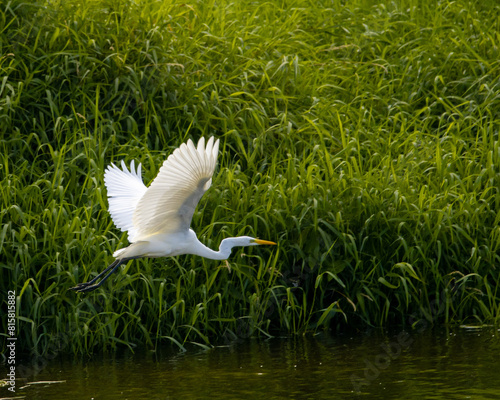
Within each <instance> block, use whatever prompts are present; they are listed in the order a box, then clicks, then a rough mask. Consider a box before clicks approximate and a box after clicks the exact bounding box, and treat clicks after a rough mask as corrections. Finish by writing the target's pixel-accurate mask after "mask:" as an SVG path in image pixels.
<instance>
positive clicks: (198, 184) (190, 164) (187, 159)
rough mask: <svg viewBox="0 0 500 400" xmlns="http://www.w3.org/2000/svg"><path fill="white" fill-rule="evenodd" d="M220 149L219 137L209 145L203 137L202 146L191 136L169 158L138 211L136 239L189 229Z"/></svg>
mask: <svg viewBox="0 0 500 400" xmlns="http://www.w3.org/2000/svg"><path fill="white" fill-rule="evenodd" d="M218 149H219V140H216V141H215V143H214V138H213V137H211V138H210V139H209V140H208V142H207V145H206V147H205V139H204V138H201V139H200V140H199V142H198V148H196V147H195V146H194V144H193V142H192V141H191V140H188V142H187V144H182V145H181V146H180V147H179V148H178V149H176V150H175V151H174V152H173V153H172V154H171V155H170V156H169V157H168V158H167V160H165V162H164V163H163V165H162V167H161V168H160V172H159V173H158V176H157V177H156V178H155V179H154V181H153V182H152V183H151V185H150V186H149V188H148V190H147V191H146V193H145V194H144V196H143V197H142V198H141V199H140V201H139V203H138V204H137V208H136V209H135V211H134V215H133V218H132V221H133V226H134V229H135V235H134V241H137V240H144V239H145V238H147V237H149V236H151V235H155V234H159V233H176V232H183V231H184V232H187V231H188V230H189V226H190V225H191V219H192V217H193V214H194V210H195V208H196V206H197V204H198V202H199V200H200V199H201V197H202V196H203V194H204V193H205V192H206V191H207V190H208V188H209V187H210V184H211V182H212V175H213V173H214V170H215V166H216V164H217V155H218V152H219V150H218Z"/></svg>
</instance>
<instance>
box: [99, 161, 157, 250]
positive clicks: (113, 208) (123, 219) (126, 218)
mask: <svg viewBox="0 0 500 400" xmlns="http://www.w3.org/2000/svg"><path fill="white" fill-rule="evenodd" d="M121 167H122V169H120V168H119V167H117V166H116V165H115V164H113V163H111V165H109V166H108V168H107V169H106V171H105V172H104V183H105V185H106V188H107V190H108V203H109V213H110V214H111V218H112V219H113V222H114V223H115V225H116V227H117V228H119V229H120V230H122V231H123V232H128V238H129V240H130V241H132V239H133V237H134V224H133V221H132V216H133V214H134V210H135V209H136V207H137V204H138V203H139V200H140V199H141V197H142V196H143V195H144V193H146V190H147V187H146V186H145V185H144V183H143V182H142V178H141V167H142V166H141V164H139V166H138V167H137V170H136V169H135V165H134V161H132V162H131V163H130V171H129V170H128V169H127V167H126V165H125V163H124V162H123V161H122V162H121Z"/></svg>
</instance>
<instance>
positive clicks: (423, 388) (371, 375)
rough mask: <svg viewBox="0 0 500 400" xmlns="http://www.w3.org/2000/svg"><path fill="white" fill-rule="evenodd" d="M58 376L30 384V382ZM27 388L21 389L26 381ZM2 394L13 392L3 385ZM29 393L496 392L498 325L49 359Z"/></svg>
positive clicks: (331, 395) (496, 395) (162, 398)
mask: <svg viewBox="0 0 500 400" xmlns="http://www.w3.org/2000/svg"><path fill="white" fill-rule="evenodd" d="M44 381H59V382H58V383H38V384H27V382H44ZM21 387H22V388H21ZM0 390H1V392H0V398H2V396H3V397H7V393H8V392H6V391H4V389H0ZM16 396H19V398H26V399H34V400H36V399H53V400H56V399H64V400H67V399H71V400H79V399H95V400H98V399H103V400H113V399H120V400H123V399H131V400H132V399H134V400H136V399H148V400H154V399H156V400H173V399H233V400H234V399H266V400H269V399H315V400H316V399H345V398H367V399H368V398H369V399H424V398H425V399H500V330H499V329H497V328H491V327H490V328H485V329H457V330H453V331H447V330H439V331H436V330H433V331H431V330H428V331H425V332H421V333H417V332H412V331H409V332H405V331H395V332H391V333H380V332H376V331H372V332H367V333H363V334H361V333H358V334H350V335H326V334H320V335H317V336H314V337H299V338H292V339H290V338H274V339H269V340H241V341H239V342H236V343H233V344H230V345H227V346H221V347H216V348H213V349H211V350H203V351H200V350H194V349H190V350H189V351H188V352H185V353H179V352H177V351H173V350H172V349H167V348H164V349H158V351H156V352H152V351H148V350H142V351H136V352H135V354H131V353H127V354H122V355H120V356H117V355H115V356H100V357H93V358H92V359H91V360H87V361H82V360H72V359H63V360H52V361H51V362H49V363H48V364H47V365H46V366H44V367H43V368H42V369H41V370H40V371H39V373H38V374H37V375H36V376H32V377H30V379H29V380H28V381H25V382H24V383H22V384H21V382H19V383H18V387H17V391H16Z"/></svg>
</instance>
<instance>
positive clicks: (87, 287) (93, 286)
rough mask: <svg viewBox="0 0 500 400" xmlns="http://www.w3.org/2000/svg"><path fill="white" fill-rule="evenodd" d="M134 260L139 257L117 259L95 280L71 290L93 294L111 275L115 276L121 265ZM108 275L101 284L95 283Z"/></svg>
mask: <svg viewBox="0 0 500 400" xmlns="http://www.w3.org/2000/svg"><path fill="white" fill-rule="evenodd" d="M134 258H137V257H131V258H120V259H117V260H115V261H113V262H112V263H111V264H110V265H109V266H108V267H107V268H106V269H105V270H104V271H102V272H101V273H100V274H99V275H97V276H96V277H95V278H94V279H92V280H90V281H88V282H85V283H79V284H78V285H76V286H75V287H72V288H70V290H74V291H76V292H79V293H83V292H91V291H93V290H96V289H97V288H98V287H99V286H101V285H102V284H103V283H104V282H105V281H106V279H108V278H109V277H110V276H111V274H113V272H116V270H117V269H118V267H119V266H120V265H122V264H123V263H125V262H127V261H128V260H132V259H134ZM110 270H111V271H110ZM108 271H109V272H108ZM106 273H108V274H107V275H106V276H105V277H104V278H102V279H101V281H100V282H98V283H95V282H97V281H98V280H99V279H100V278H101V277H102V276H103V275H104V274H106Z"/></svg>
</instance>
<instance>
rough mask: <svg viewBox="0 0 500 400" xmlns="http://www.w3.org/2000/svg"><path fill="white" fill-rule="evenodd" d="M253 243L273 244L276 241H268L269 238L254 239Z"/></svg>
mask: <svg viewBox="0 0 500 400" xmlns="http://www.w3.org/2000/svg"><path fill="white" fill-rule="evenodd" d="M253 241H254V243H257V244H269V245H275V244H276V243H274V242H270V241H269V240H260V239H254V240H253Z"/></svg>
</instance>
